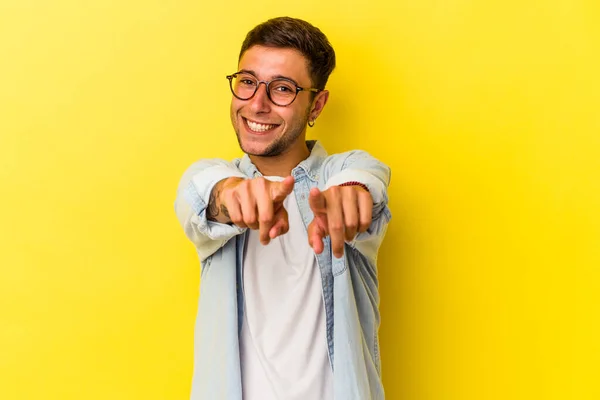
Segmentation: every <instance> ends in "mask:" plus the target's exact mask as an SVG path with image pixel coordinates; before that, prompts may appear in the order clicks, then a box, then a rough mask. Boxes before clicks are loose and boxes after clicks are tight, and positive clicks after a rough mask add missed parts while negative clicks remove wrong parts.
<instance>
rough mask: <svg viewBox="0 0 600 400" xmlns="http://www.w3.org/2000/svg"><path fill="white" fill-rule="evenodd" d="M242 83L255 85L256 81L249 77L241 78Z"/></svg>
mask: <svg viewBox="0 0 600 400" xmlns="http://www.w3.org/2000/svg"><path fill="white" fill-rule="evenodd" d="M240 83H241V84H242V85H247V86H254V85H256V82H255V81H254V80H252V79H248V78H242V79H240Z"/></svg>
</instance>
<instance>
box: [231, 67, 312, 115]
mask: <svg viewBox="0 0 600 400" xmlns="http://www.w3.org/2000/svg"><path fill="white" fill-rule="evenodd" d="M241 73H242V71H238V72H236V73H235V74H231V75H227V76H226V78H227V80H228V81H229V89H231V93H232V94H233V95H234V96H235V98H237V99H240V100H250V99H251V98H253V97H254V96H255V95H256V92H257V91H258V88H259V86H260V84H261V83H264V84H265V87H266V89H267V97H268V98H269V100H271V103H273V104H275V105H276V106H279V107H287V106H289V105H290V104H292V103H293V102H294V101H295V100H296V97H298V93H300V92H302V91H306V92H312V93H319V92H322V89H316V88H303V87H300V86H298V84H297V83H296V82H294V81H293V80H291V79H287V78H277V79H273V80H271V81H261V80H259V79H258V78H257V77H255V76H253V78H254V79H256V87H255V88H254V93H252V95H251V96H250V97H247V98H243V97H240V96H238V95H237V94H235V90H233V80H234V79H235V78H236V77H237V76H238V75H239V74H241ZM275 81H277V82H280V81H286V82H289V83H291V84H292V85H293V86H294V87H296V93H295V94H294V98H293V99H292V101H290V102H289V103H287V104H278V103H276V102H275V101H273V99H272V98H271V91H270V90H269V85H270V84H271V82H275Z"/></svg>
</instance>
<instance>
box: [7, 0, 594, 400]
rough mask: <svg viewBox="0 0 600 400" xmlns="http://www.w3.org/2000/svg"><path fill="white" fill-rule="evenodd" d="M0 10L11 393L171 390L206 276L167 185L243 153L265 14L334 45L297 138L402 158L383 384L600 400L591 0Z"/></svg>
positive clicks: (411, 394)
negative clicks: (233, 88)
mask: <svg viewBox="0 0 600 400" xmlns="http://www.w3.org/2000/svg"><path fill="white" fill-rule="evenodd" d="M290 3H293V2H284V1H264V2H259V3H257V2H246V1H235V0H232V1H226V2H225V1H221V2H210V3H209V2H201V1H177V2H176V1H166V0H165V1H140V0H136V1H122V2H121V1H107V0H104V1H101V0H97V1H80V0H78V1H76V0H53V1H46V2H44V1H35V0H31V1H25V0H13V1H7V0H1V1H0V192H1V196H0V224H1V225H0V226H1V229H0V399H3V400H4V399H6V400H17V399H19V400H21V399H44V400H45V399H60V400H71V399H76V400H81V399H87V400H96V399H102V400H107V399H111V400H117V399H128V400H129V399H144V400H150V399H185V398H187V397H188V396H189V389H190V379H191V373H192V345H193V343H192V339H193V325H194V319H195V312H196V299H197V295H198V282H199V266H198V261H197V259H196V255H195V252H194V250H193V247H192V246H191V244H189V243H188V242H187V241H186V239H185V237H184V235H183V233H182V231H181V230H180V228H179V226H178V223H177V221H176V218H175V215H174V212H173V200H174V196H175V189H176V185H177V182H178V180H179V177H180V176H181V174H182V172H183V171H184V169H185V168H186V167H187V166H188V165H189V164H190V163H192V162H193V161H195V160H197V159H199V158H203V157H223V158H232V157H235V156H238V155H239V150H238V147H237V142H236V140H235V137H234V134H233V132H232V129H231V127H230V122H229V118H228V106H229V99H230V93H229V89H228V87H227V81H226V80H225V75H226V74H227V73H231V72H234V70H235V69H236V65H237V54H238V51H239V47H240V45H241V42H242V39H243V37H244V35H245V33H246V32H247V31H248V30H249V29H251V28H252V27H253V26H254V25H256V24H257V23H259V22H262V21H263V20H265V19H267V18H269V17H273V16H278V15H292V16H297V17H301V18H305V19H307V20H309V21H311V22H313V23H314V24H316V25H317V26H319V27H321V28H322V29H323V31H324V32H325V33H326V34H327V35H328V36H329V38H330V40H331V42H332V44H333V45H334V47H335V49H336V51H337V55H338V69H337V70H336V71H335V72H334V74H333V75H332V77H331V80H330V85H329V89H330V90H331V97H330V102H329V104H328V106H327V107H326V109H325V112H324V114H323V115H322V117H321V118H319V120H318V121H317V126H316V127H315V128H314V129H313V130H311V131H310V134H311V136H312V137H314V138H318V139H321V140H322V141H323V142H324V144H325V145H326V147H327V148H328V150H329V151H330V152H337V151H342V150H348V149H352V148H363V149H366V150H368V151H370V152H371V153H373V154H374V155H376V156H377V157H378V158H380V159H382V160H383V161H385V162H386V163H388V164H389V165H390V166H391V167H392V170H393V174H392V177H393V178H392V186H391V188H390V197H391V208H392V212H393V215H394V216H393V220H392V224H391V226H390V229H389V234H388V237H387V239H386V241H385V243H384V246H383V248H382V251H381V257H380V278H381V301H382V304H381V311H382V318H383V324H382V327H381V347H382V352H383V374H384V375H383V376H384V384H385V387H386V392H387V395H388V398H389V399H406V400H450V399H453V400H454V399H456V400H482V399H485V400H487V399H503V400H505V399H561V400H562V399H576V400H584V399H598V398H600V383H599V382H600V322H599V321H600V272H599V268H600V117H599V113H600V111H599V110H600V79H599V74H600V60H599V54H600V5H599V3H598V2H597V1H595V0H588V1H583V0H544V1H542V0H540V1H533V0H504V1H500V0H487V1H480V0H447V1H440V0H438V1H434V0H418V1H417V0H389V1H385V2H368V1H362V2H360V1H343V2H342V1H338V2H333V1H332V2H327V1H322V0H308V1H303V2H298V3H297V5H290Z"/></svg>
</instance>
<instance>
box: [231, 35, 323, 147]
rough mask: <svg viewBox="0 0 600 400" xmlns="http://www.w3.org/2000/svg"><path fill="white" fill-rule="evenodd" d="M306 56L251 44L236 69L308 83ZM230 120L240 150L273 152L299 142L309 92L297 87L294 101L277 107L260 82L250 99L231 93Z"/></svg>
mask: <svg viewBox="0 0 600 400" xmlns="http://www.w3.org/2000/svg"><path fill="white" fill-rule="evenodd" d="M307 64H308V63H307V60H306V58H305V57H304V56H303V55H302V54H301V53H300V52H298V51H296V50H293V49H280V48H272V47H263V46H253V47H251V48H249V49H248V50H247V51H246V52H245V53H244V54H243V56H242V59H241V60H240V63H239V70H240V71H246V72H250V73H251V74H252V75H254V76H255V77H256V78H257V79H258V80H261V81H271V80H273V79H275V78H281V77H285V78H288V79H291V80H293V81H294V82H296V83H297V85H298V86H300V87H304V88H309V87H311V83H312V82H311V79H310V76H309V73H308V65H307ZM232 97H233V98H232V101H231V122H232V124H233V128H234V129H235V132H236V135H237V138H238V142H239V144H240V147H241V148H242V150H243V151H244V152H245V153H247V154H249V155H254V156H263V157H269V156H276V155H279V154H281V153H283V152H285V151H286V150H288V149H290V148H291V147H293V146H295V145H299V144H303V142H304V137H305V131H306V124H307V121H308V117H309V113H310V111H311V105H312V101H311V98H312V96H311V94H310V93H309V92H307V91H301V92H300V93H298V96H297V97H296V99H295V100H294V102H293V103H292V104H290V105H288V106H285V107H281V106H277V105H275V104H273V103H272V102H271V100H269V98H268V97H267V91H266V86H265V85H264V84H260V85H259V88H258V91H257V92H256V94H255V95H254V97H252V98H251V99H250V100H240V99H238V98H236V97H235V96H232Z"/></svg>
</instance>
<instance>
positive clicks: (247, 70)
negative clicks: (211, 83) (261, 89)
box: [237, 69, 299, 86]
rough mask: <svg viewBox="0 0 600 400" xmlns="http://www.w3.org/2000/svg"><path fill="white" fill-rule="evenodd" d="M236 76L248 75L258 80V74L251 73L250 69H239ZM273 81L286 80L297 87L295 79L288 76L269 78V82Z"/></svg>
mask: <svg viewBox="0 0 600 400" xmlns="http://www.w3.org/2000/svg"><path fill="white" fill-rule="evenodd" d="M237 73H238V74H240V73H246V74H250V75H252V76H254V77H255V78H256V79H258V74H257V73H256V72H254V71H252V70H251V69H241V70H239V71H238V72H237ZM273 79H287V80H288V81H292V82H294V85H296V86H299V85H298V82H296V80H295V79H292V78H290V77H289V76H285V75H274V76H272V77H271V80H273Z"/></svg>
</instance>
